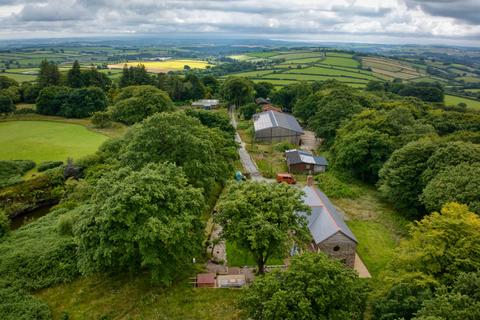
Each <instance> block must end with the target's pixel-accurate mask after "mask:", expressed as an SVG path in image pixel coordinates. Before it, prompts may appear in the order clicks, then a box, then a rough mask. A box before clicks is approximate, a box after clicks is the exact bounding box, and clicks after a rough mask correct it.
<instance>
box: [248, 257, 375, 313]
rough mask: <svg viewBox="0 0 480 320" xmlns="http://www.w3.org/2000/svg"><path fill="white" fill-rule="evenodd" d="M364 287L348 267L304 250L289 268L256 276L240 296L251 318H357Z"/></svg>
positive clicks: (360, 309)
mask: <svg viewBox="0 0 480 320" xmlns="http://www.w3.org/2000/svg"><path fill="white" fill-rule="evenodd" d="M366 296H367V294H366V287H365V284H364V282H362V281H361V279H359V278H358V275H357V274H356V273H355V272H354V271H353V270H351V269H348V268H345V267H344V266H343V265H342V264H341V263H340V262H338V261H335V260H332V259H329V258H328V257H327V256H326V255H324V254H323V253H305V254H302V255H300V256H296V257H294V258H293V259H292V263H291V265H290V266H289V268H288V269H286V270H284V271H279V270H277V271H274V272H271V273H268V274H266V275H264V276H262V277H257V278H256V279H255V281H254V282H253V284H252V285H250V287H249V288H248V289H246V290H245V291H244V293H243V295H242V297H241V300H240V306H241V307H242V308H243V309H244V310H245V312H246V314H247V315H248V316H249V317H250V319H258V320H264V319H292V320H293V319H321V320H344V319H352V320H355V319H357V320H360V319H363V311H364V310H365V300H366Z"/></svg>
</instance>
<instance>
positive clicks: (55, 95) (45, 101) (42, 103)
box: [36, 86, 71, 115]
mask: <svg viewBox="0 0 480 320" xmlns="http://www.w3.org/2000/svg"><path fill="white" fill-rule="evenodd" d="M70 90H71V89H70V88H68V87H60V86H50V87H46V88H43V89H42V90H41V91H40V93H39V95H38V97H37V100H36V104H37V112H38V113H40V114H45V115H59V114H60V113H61V109H62V106H63V104H64V103H65V102H66V101H67V99H68V97H69V95H70Z"/></svg>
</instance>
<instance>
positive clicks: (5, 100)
mask: <svg viewBox="0 0 480 320" xmlns="http://www.w3.org/2000/svg"><path fill="white" fill-rule="evenodd" d="M13 111H15V105H14V104H13V101H12V99H11V98H10V97H9V96H7V95H4V94H2V93H0V114H8V113H11V112H13Z"/></svg>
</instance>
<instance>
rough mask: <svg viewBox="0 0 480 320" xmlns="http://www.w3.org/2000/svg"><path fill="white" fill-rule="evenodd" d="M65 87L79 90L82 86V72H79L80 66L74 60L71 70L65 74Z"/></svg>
mask: <svg viewBox="0 0 480 320" xmlns="http://www.w3.org/2000/svg"><path fill="white" fill-rule="evenodd" d="M67 85H68V86H69V87H72V88H80V87H82V86H83V81H82V72H81V71H80V64H79V63H78V60H75V61H74V62H73V65H72V69H70V70H68V72H67Z"/></svg>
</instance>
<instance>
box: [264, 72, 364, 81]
mask: <svg viewBox="0 0 480 320" xmlns="http://www.w3.org/2000/svg"><path fill="white" fill-rule="evenodd" d="M263 78H268V79H285V80H300V81H325V80H328V79H336V80H338V81H341V82H352V83H366V82H368V81H369V80H368V79H357V78H348V77H339V76H336V77H335V76H328V75H327V76H322V75H308V74H292V73H276V74H269V75H268V76H264V77H263Z"/></svg>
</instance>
